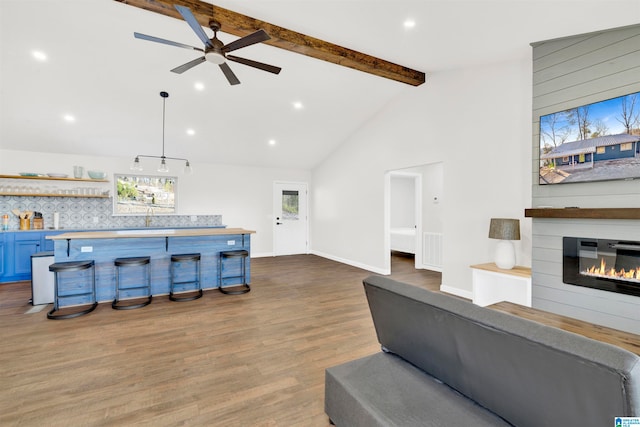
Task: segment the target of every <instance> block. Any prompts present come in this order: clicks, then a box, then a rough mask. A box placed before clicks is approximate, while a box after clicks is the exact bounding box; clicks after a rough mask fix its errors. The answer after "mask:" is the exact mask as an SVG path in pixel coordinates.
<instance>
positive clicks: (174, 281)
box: [169, 254, 202, 301]
mask: <svg viewBox="0 0 640 427" xmlns="http://www.w3.org/2000/svg"><path fill="white" fill-rule="evenodd" d="M183 263H194V265H195V270H196V271H195V275H194V278H193V279H187V280H178V279H179V278H180V276H183V275H184V273H182V274H181V273H180V272H179V271H176V265H177V266H178V267H179V268H181V267H182V266H181V264H183ZM170 272H171V285H170V289H169V299H170V300H171V301H193V300H195V299H198V298H202V284H201V283H200V254H176V255H171V267H170ZM178 275H180V276H178ZM188 284H193V285H195V291H197V292H196V294H195V295H189V296H186V297H177V296H175V295H174V292H175V285H188Z"/></svg>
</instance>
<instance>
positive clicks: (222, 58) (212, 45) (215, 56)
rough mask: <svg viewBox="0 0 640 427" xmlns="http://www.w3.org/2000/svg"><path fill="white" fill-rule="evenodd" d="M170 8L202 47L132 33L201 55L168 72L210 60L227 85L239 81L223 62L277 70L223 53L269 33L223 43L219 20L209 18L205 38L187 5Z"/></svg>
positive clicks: (262, 32)
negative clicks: (220, 72) (217, 68)
mask: <svg viewBox="0 0 640 427" xmlns="http://www.w3.org/2000/svg"><path fill="white" fill-rule="evenodd" d="M174 7H175V8H176V10H177V11H178V12H179V13H180V15H182V18H183V19H184V20H185V21H186V22H187V24H189V26H190V27H191V29H192V30H193V32H194V33H196V35H197V36H198V38H199V39H200V40H201V41H202V43H203V44H204V49H203V48H199V47H195V46H189V45H186V44H182V43H178V42H174V41H171V40H166V39H161V38H159V37H154V36H148V35H146V34H141V33H133V35H134V37H136V38H138V39H142V40H147V41H152V42H156V43H162V44H166V45H169V46H175V47H181V48H183V49H189V50H197V51H199V52H202V53H203V54H204V55H203V56H201V57H199V58H196V59H194V60H191V61H189V62H187V63H185V64H182V65H180V66H178V67H176V68H174V69H172V70H171V71H172V72H174V73H176V74H182V73H184V72H185V71H187V70H190V69H191V68H193V67H195V66H196V65H199V64H202V63H203V62H211V63H213V64H216V65H218V66H219V67H220V70H222V73H223V74H224V76H225V77H226V78H227V81H228V82H229V84H231V85H237V84H240V80H238V77H236V75H235V74H234V72H233V71H232V70H231V68H230V67H229V65H228V64H227V61H232V62H237V63H240V64H243V65H247V66H249V67H253V68H257V69H259V70H263V71H267V72H269V73H273V74H279V73H280V71H281V68H280V67H276V66H274V65H269V64H264V63H262V62H258V61H254V60H251V59H245V58H240V57H238V56H233V55H227V54H228V53H229V52H232V51H234V50H238V49H241V48H243V47H247V46H251V45H254V44H256V43H260V42H263V41H265V40H269V39H270V38H271V37H269V35H268V34H267V33H266V32H265V31H264V30H258V31H256V32H254V33H251V34H249V35H247V36H244V37H241V38H239V39H238V40H235V41H233V42H231V43H229V44H226V45H225V44H224V43H222V42H221V41H220V40H219V39H218V31H220V23H219V22H217V21H214V20H211V21H209V28H211V30H212V31H213V38H211V39H210V38H209V37H207V34H206V33H205V32H204V30H203V29H202V27H201V26H200V24H199V23H198V20H197V19H196V17H195V16H194V15H193V13H192V12H191V9H189V8H188V7H185V6H179V5H174Z"/></svg>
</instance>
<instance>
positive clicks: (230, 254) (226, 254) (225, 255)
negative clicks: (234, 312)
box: [218, 249, 251, 295]
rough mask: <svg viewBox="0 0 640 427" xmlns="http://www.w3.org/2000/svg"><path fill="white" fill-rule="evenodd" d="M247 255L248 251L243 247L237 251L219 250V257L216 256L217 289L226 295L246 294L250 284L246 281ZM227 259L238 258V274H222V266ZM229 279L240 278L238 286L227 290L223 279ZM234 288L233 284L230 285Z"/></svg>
mask: <svg viewBox="0 0 640 427" xmlns="http://www.w3.org/2000/svg"><path fill="white" fill-rule="evenodd" d="M248 257H249V252H248V251H245V250H244V249H241V250H237V251H222V252H220V257H219V258H218V284H219V285H220V286H219V287H218V289H219V290H220V292H222V293H223V294H228V295H240V294H246V293H247V292H249V291H250V290H251V286H249V284H248V283H247V258H248ZM229 259H239V260H240V272H239V274H234V275H231V276H225V275H224V267H225V261H226V260H229ZM231 279H240V281H241V282H240V286H241V287H240V288H239V289H234V290H229V289H225V288H224V286H223V285H224V282H225V280H231ZM232 286H233V287H234V288H235V287H236V286H235V285H232Z"/></svg>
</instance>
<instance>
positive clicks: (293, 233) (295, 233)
mask: <svg viewBox="0 0 640 427" xmlns="http://www.w3.org/2000/svg"><path fill="white" fill-rule="evenodd" d="M308 223H309V218H308V216H307V184H306V183H299V182H275V183H274V184H273V254H274V255H275V256H278V255H293V254H306V253H307V252H308V244H307V241H308V238H307V236H308V233H309V231H308V230H309V227H308Z"/></svg>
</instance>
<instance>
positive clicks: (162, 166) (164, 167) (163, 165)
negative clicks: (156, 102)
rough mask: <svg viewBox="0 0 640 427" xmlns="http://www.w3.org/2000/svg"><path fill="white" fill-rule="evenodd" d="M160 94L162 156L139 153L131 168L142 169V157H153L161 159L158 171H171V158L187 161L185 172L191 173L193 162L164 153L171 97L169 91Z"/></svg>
mask: <svg viewBox="0 0 640 427" xmlns="http://www.w3.org/2000/svg"><path fill="white" fill-rule="evenodd" d="M160 96H161V97H162V155H161V156H151V155H146V154H138V155H136V157H135V159H133V163H131V170H133V171H138V172H140V171H142V170H143V168H142V165H141V164H140V157H147V158H152V159H160V165H159V166H158V172H163V173H165V172H169V166H167V159H169V160H181V161H183V162H185V164H184V173H186V174H190V173H191V172H192V169H191V163H189V160H187V159H182V158H180V157H167V156H165V155H164V124H165V111H166V101H167V98H168V97H169V94H168V93H167V92H164V91H162V92H160Z"/></svg>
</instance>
